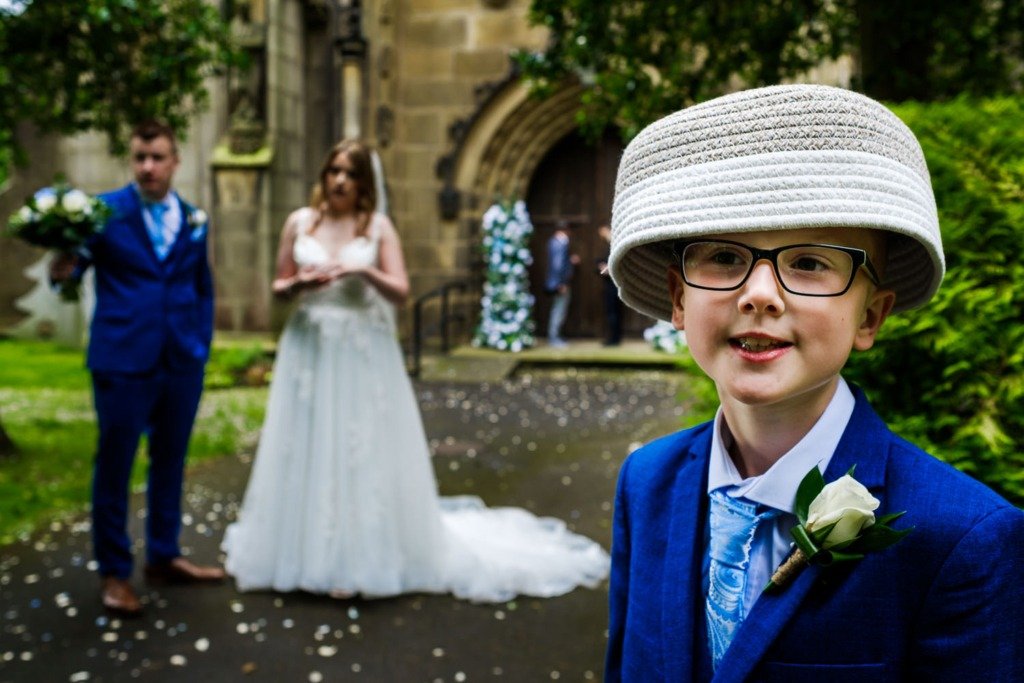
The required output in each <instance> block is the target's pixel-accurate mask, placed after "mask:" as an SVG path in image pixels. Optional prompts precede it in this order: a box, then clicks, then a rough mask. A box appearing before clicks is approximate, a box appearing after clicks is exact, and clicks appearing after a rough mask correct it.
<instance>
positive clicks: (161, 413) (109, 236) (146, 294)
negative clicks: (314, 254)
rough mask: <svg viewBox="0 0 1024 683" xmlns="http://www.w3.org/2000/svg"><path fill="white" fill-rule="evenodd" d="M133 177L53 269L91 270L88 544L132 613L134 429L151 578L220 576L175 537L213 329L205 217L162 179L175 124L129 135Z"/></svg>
mask: <svg viewBox="0 0 1024 683" xmlns="http://www.w3.org/2000/svg"><path fill="white" fill-rule="evenodd" d="M130 157H131V166H132V172H133V175H134V182H133V183H131V184H129V185H127V186H125V187H123V188H121V189H119V190H114V191H112V192H108V193H105V194H103V195H101V198H102V199H103V201H104V202H106V203H107V205H109V206H110V208H111V209H112V216H111V217H110V219H109V220H108V221H107V224H106V225H105V227H104V229H103V231H102V232H101V233H100V234H98V235H97V236H96V237H95V238H93V239H92V240H91V241H90V242H89V243H88V244H87V245H86V246H85V248H83V249H82V250H81V253H80V254H79V255H78V256H77V257H76V258H73V259H66V258H65V259H61V260H58V262H57V264H56V265H55V266H54V269H53V271H52V273H51V277H52V279H54V280H57V281H59V280H61V279H63V278H64V277H68V276H70V277H80V276H81V274H82V273H83V272H84V271H85V269H87V268H88V267H89V266H92V267H94V268H95V272H96V310H95V313H94V315H93V319H92V328H91V332H90V340H89V350H88V355H87V365H88V366H89V369H90V370H91V371H92V377H93V393H94V401H95V407H96V415H97V421H98V425H99V445H98V448H97V453H96V461H95V468H94V474H93V500H92V529H93V544H94V551H95V554H96V560H97V562H98V564H99V572H100V575H101V577H102V588H101V599H102V602H103V605H104V606H105V607H106V608H107V609H108V610H110V611H112V612H116V613H120V614H124V615H129V616H130V615H135V614H138V613H140V612H141V610H142V604H141V602H140V600H139V598H138V596H137V594H136V593H135V591H134V589H133V588H132V585H131V583H130V581H129V578H130V576H131V574H132V552H131V539H130V538H129V536H128V532H127V515H128V488H129V479H130V474H131V469H132V463H133V462H134V459H135V453H136V450H137V448H138V444H139V439H140V437H141V436H142V434H143V433H145V434H146V435H147V440H148V444H149V460H150V462H149V478H148V485H147V492H146V495H147V506H148V514H147V517H146V559H147V564H146V569H145V574H146V577H147V579H149V580H151V581H171V582H206V581H219V580H221V579H223V576H224V572H223V570H222V569H220V568H217V567H202V566H197V565H195V564H193V563H192V562H190V561H189V560H188V559H186V558H185V557H183V556H182V554H181V549H180V547H179V545H178V534H179V531H180V527H181V495H182V480H183V475H184V466H185V454H186V451H187V449H188V442H189V437H190V435H191V432H192V424H193V421H194V419H195V416H196V411H197V409H198V407H199V398H200V395H201V394H202V389H203V374H204V368H205V364H206V361H207V358H208V357H209V351H210V341H211V338H212V333H213V284H212V277H211V273H210V266H209V261H208V258H207V241H206V238H207V218H206V216H205V214H204V213H203V212H202V211H200V210H198V209H196V208H195V207H193V206H191V205H190V204H188V203H186V202H185V201H183V200H182V199H181V198H180V197H179V196H178V194H177V193H176V192H175V191H174V190H173V189H172V187H171V183H172V181H173V178H174V173H175V171H176V170H177V168H178V163H179V159H178V152H177V142H176V139H175V135H174V131H173V130H172V129H171V128H169V127H168V126H166V125H164V124H162V123H159V122H155V121H154V122H146V123H143V124H140V125H139V126H137V127H136V128H135V129H134V130H133V132H132V136H131V141H130Z"/></svg>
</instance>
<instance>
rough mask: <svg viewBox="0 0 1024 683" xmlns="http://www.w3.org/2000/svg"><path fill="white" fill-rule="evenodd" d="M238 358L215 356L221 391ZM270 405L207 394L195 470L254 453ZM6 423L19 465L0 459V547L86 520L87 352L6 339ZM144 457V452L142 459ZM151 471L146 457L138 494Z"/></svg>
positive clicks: (1, 345)
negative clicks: (67, 519) (63, 520)
mask: <svg viewBox="0 0 1024 683" xmlns="http://www.w3.org/2000/svg"><path fill="white" fill-rule="evenodd" d="M249 355H252V356H255V355H256V354H249ZM238 357H239V351H238V350H237V349H236V348H232V349H230V350H225V351H221V350H219V349H216V348H215V351H214V358H213V360H212V361H211V367H210V372H209V374H210V376H211V378H213V379H214V380H215V382H216V386H218V387H225V386H227V385H228V382H226V381H225V380H224V377H226V376H227V375H229V374H231V373H232V372H233V371H234V370H235V366H236V365H238V363H239V358H238ZM208 384H209V383H208ZM266 397H267V392H266V389H265V388H263V387H255V388H246V387H229V388H218V389H210V388H209V386H208V390H207V391H206V392H205V393H204V395H203V400H202V403H201V404H200V406H199V417H198V418H197V420H196V426H195V431H194V432H193V436H192V443H191V446H190V449H189V462H190V463H191V464H195V463H197V462H201V461H203V460H205V459H209V458H214V457H219V456H223V455H227V454H233V453H237V452H240V451H244V450H252V449H253V447H254V445H255V442H256V438H257V434H258V430H259V427H260V425H261V423H262V421H263V411H264V407H265V403H266ZM0 422H2V424H3V426H4V429H5V430H6V431H7V434H8V436H10V438H11V440H12V441H13V442H14V443H15V446H16V447H17V449H18V452H17V453H16V454H15V455H14V456H13V457H10V458H3V459H0V544H3V543H9V542H10V541H11V540H13V539H14V538H15V537H16V536H18V535H24V534H28V533H31V532H32V531H33V530H34V529H37V528H39V527H40V526H41V525H44V524H46V523H47V522H48V521H50V520H51V519H54V518H57V517H62V516H66V515H69V514H81V513H83V512H84V511H85V510H86V509H87V505H88V502H89V490H90V482H91V477H92V460H93V455H94V453H95V445H96V420H95V415H94V413H93V409H92V388H91V380H90V377H89V373H88V371H87V370H86V369H85V367H84V352H83V351H82V350H80V349H68V348H64V347H61V346H59V345H57V344H54V343H50V342H36V341H20V340H18V341H16V340H8V339H0ZM144 450H145V449H144V445H143V447H142V449H141V451H140V454H141V453H144ZM145 469H146V458H145V456H144V455H142V457H139V458H138V460H137V461H136V466H135V470H134V472H133V478H132V482H133V486H136V487H138V486H140V485H141V484H142V483H143V481H144V479H145Z"/></svg>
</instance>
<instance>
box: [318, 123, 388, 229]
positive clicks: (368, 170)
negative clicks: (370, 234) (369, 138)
mask: <svg viewBox="0 0 1024 683" xmlns="http://www.w3.org/2000/svg"><path fill="white" fill-rule="evenodd" d="M339 154H344V155H345V156H347V157H348V160H349V163H351V164H352V173H351V175H350V176H349V177H350V178H352V180H354V181H355V183H356V189H357V190H358V193H359V196H358V198H357V199H356V211H357V213H358V217H357V223H356V235H357V236H365V235H366V232H367V230H369V228H370V221H371V220H372V219H373V212H374V211H376V210H377V183H376V178H375V176H374V173H373V161H372V160H371V158H370V148H369V147H368V146H367V145H365V144H363V143H362V142H360V141H358V140H353V139H346V140H342V141H341V142H339V143H338V144H336V145H335V146H334V147H332V148H331V149H330V151H328V152H327V155H326V156H325V157H324V161H323V163H322V164H321V165H320V175H319V181H318V182H317V184H316V185H314V186H313V191H312V192H311V193H310V195H309V205H310V206H311V207H312V208H314V209H316V210H317V212H318V215H317V218H316V221H314V223H313V227H312V228H311V230H310V231H311V232H312V231H313V230H316V228H317V226H318V225H319V224H320V221H321V219H322V218H323V215H324V210H325V208H326V201H325V199H324V197H326V196H327V187H326V185H327V173H328V171H329V170H330V168H331V165H332V164H333V163H334V159H335V157H337V156H338V155H339Z"/></svg>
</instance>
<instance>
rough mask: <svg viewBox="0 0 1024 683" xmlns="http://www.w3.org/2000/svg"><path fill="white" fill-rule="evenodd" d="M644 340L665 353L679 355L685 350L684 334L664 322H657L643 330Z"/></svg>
mask: <svg viewBox="0 0 1024 683" xmlns="http://www.w3.org/2000/svg"><path fill="white" fill-rule="evenodd" d="M644 340H646V341H647V343H648V344H650V345H651V346H653V347H654V348H655V349H656V350H658V351H664V352H665V353H679V352H680V351H682V350H683V349H685V348H686V334H685V333H684V332H680V331H679V330H677V329H676V328H674V327H672V323H670V322H668V321H666V320H659V321H658V322H656V323H654V324H653V325H651V326H650V327H648V328H647V329H646V330H644Z"/></svg>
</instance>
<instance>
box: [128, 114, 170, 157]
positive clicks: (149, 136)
mask: <svg viewBox="0 0 1024 683" xmlns="http://www.w3.org/2000/svg"><path fill="white" fill-rule="evenodd" d="M131 137H133V138H139V139H140V140H143V141H144V142H149V141H151V140H155V139H156V138H159V137H164V138H167V139H168V140H170V141H171V150H172V151H173V152H174V153H175V154H177V153H178V137H177V136H176V135H175V134H174V129H173V128H171V127H170V126H169V125H167V124H166V123H164V122H163V121H158V120H156V119H149V120H146V121H142V122H140V123H138V124H136V125H135V127H134V128H132V134H131Z"/></svg>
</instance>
